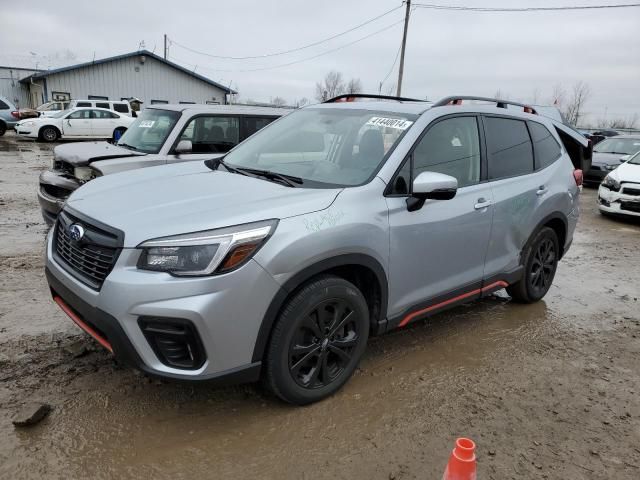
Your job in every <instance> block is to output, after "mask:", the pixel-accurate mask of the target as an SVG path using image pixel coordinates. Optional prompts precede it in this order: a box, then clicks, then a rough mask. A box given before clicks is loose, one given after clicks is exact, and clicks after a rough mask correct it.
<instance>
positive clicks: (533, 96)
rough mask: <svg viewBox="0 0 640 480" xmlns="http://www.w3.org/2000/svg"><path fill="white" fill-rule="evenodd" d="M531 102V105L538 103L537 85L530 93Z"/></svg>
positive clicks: (538, 91) (538, 90)
mask: <svg viewBox="0 0 640 480" xmlns="http://www.w3.org/2000/svg"><path fill="white" fill-rule="evenodd" d="M531 103H532V104H533V105H538V104H539V103H540V89H539V88H538V87H535V88H534V89H533V93H532V94H531Z"/></svg>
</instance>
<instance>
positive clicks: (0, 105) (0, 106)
mask: <svg viewBox="0 0 640 480" xmlns="http://www.w3.org/2000/svg"><path fill="white" fill-rule="evenodd" d="M8 109H9V105H7V104H6V103H4V102H3V101H2V100H0V110H8Z"/></svg>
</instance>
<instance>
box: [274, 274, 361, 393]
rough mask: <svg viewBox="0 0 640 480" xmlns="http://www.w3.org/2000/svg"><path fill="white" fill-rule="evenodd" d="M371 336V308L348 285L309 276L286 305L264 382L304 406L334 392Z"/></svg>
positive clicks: (334, 278) (356, 364)
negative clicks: (307, 281) (308, 279)
mask: <svg viewBox="0 0 640 480" xmlns="http://www.w3.org/2000/svg"><path fill="white" fill-rule="evenodd" d="M368 337H369V309H368V307H367V302H366V301H365V299H364V297H363V295H362V293H361V292H360V290H358V289H357V288H356V287H355V286H354V285H353V284H352V283H350V282H348V281H346V280H344V279H342V278H339V277H334V276H329V275H326V276H324V275H323V276H321V277H318V278H316V279H314V280H311V281H310V282H309V283H307V284H306V285H305V286H303V287H302V288H301V289H300V290H299V291H298V292H297V293H296V294H294V295H293V296H292V297H291V298H290V299H289V300H288V301H287V303H286V304H285V306H284V308H283V310H282V312H281V313H280V315H279V317H278V319H277V321H276V325H275V327H274V329H273V332H272V334H271V339H270V342H269V345H268V347H267V354H266V359H265V378H264V380H265V383H266V386H267V387H268V388H269V389H270V390H271V391H272V392H273V393H274V394H275V395H277V396H278V397H280V398H281V399H282V400H284V401H286V402H289V403H293V404H296V405H307V404H310V403H313V402H317V401H319V400H322V399H323V398H326V397H328V396H329V395H332V394H333V393H335V392H337V391H338V390H339V389H340V388H341V387H342V386H343V385H344V384H345V383H346V382H347V380H349V378H350V377H351V375H352V374H353V372H354V371H355V369H356V367H357V366H358V363H359V361H360V358H361V357H362V354H363V353H364V350H365V348H366V345H367V339H368Z"/></svg>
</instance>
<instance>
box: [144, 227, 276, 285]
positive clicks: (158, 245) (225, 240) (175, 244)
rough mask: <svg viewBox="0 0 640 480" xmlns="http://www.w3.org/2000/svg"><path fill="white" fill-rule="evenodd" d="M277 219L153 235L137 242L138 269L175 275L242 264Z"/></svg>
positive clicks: (205, 272) (220, 270)
mask: <svg viewBox="0 0 640 480" xmlns="http://www.w3.org/2000/svg"><path fill="white" fill-rule="evenodd" d="M277 224H278V221H277V220H265V221H263V222H255V223H247V224H245V225H239V226H236V227H229V228H220V229H216V230H207V231H204V232H195V233H187V234H184V235H175V236H172V237H164V238H156V239H153V240H148V241H146V242H143V243H141V244H140V245H139V246H138V248H140V249H142V254H141V255H140V259H139V260H138V268H139V269H141V270H153V271H156V272H167V273H170V274H172V275H176V276H202V275H211V274H218V273H226V272H230V271H231V270H234V269H236V268H238V267H240V266H241V265H244V264H245V263H246V262H247V261H248V260H249V259H250V258H251V257H252V256H253V255H254V254H255V253H256V252H257V251H258V249H259V248H260V247H261V246H262V245H264V243H265V242H266V241H267V240H268V239H269V237H270V236H271V234H272V233H273V231H274V230H275V228H276V225H277Z"/></svg>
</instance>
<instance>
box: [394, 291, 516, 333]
mask: <svg viewBox="0 0 640 480" xmlns="http://www.w3.org/2000/svg"><path fill="white" fill-rule="evenodd" d="M508 286H509V284H508V283H507V282H503V281H502V280H499V281H497V282H493V283H492V284H490V285H487V286H485V287H482V288H477V289H475V290H472V291H470V292H467V293H463V294H462V295H458V296H457V297H453V298H450V299H449V300H445V301H444V302H440V303H436V304H434V305H430V306H428V307H426V308H423V309H422V310H418V311H416V312H413V313H410V314H409V315H407V316H406V317H404V318H403V319H402V321H401V322H400V323H399V324H398V327H404V326H405V325H406V324H407V323H409V322H410V321H411V320H413V319H414V318H416V317H418V316H420V315H423V314H425V313H429V312H431V311H433V310H436V309H438V308H442V307H446V306H447V305H450V304H452V303H455V302H458V301H460V300H464V299H465V298H468V297H473V296H474V295H477V294H479V293H485V292H487V291H489V290H493V289H495V288H496V287H500V288H505V287H508Z"/></svg>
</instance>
